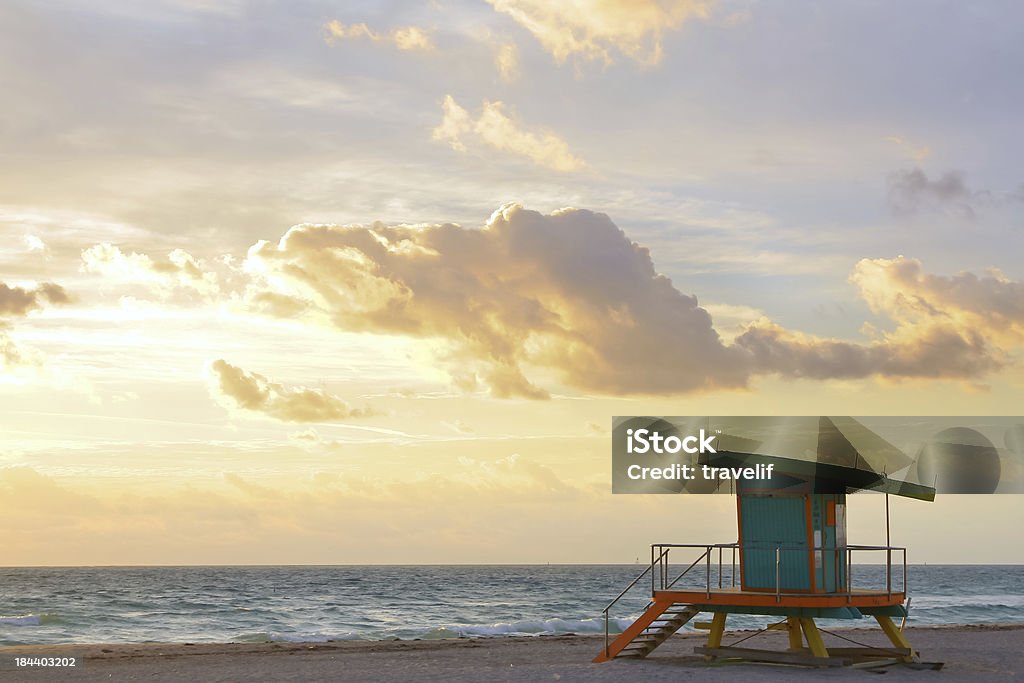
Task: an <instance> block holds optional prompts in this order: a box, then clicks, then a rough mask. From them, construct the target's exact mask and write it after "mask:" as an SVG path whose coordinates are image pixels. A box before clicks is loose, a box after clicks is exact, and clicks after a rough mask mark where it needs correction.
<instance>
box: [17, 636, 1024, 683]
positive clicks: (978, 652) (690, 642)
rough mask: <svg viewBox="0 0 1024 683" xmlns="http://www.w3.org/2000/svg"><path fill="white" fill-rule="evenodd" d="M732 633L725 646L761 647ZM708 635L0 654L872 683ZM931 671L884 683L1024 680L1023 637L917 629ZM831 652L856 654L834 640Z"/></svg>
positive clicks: (327, 676)
mask: <svg viewBox="0 0 1024 683" xmlns="http://www.w3.org/2000/svg"><path fill="white" fill-rule="evenodd" d="M838 633H840V634H841V635H843V636H846V637H847V638H851V639H853V640H856V641H859V642H861V643H865V644H870V645H878V646H884V645H887V644H888V641H887V640H886V639H885V636H884V635H883V634H882V633H881V632H880V631H879V630H877V629H846V630H842V631H838ZM750 634H751V632H744V631H738V632H731V633H729V634H727V637H726V638H725V641H724V644H726V645H728V644H732V643H733V642H735V641H736V640H739V639H740V638H743V637H745V636H748V635H750ZM705 637H706V636H705V635H704V634H693V633H689V634H679V635H677V636H675V637H673V638H672V639H670V641H669V642H667V643H665V644H664V645H662V646H661V647H660V648H658V649H657V650H656V651H655V652H654V653H652V654H651V655H650V656H649V657H647V658H646V659H643V660H615V661H612V662H609V663H606V664H592V663H591V661H590V660H591V659H592V658H593V657H594V656H595V655H597V653H598V652H599V651H600V649H601V648H602V647H603V644H604V639H603V637H601V636H590V635H588V636H571V635H570V636H538V637H521V638H511V637H510V638H464V639H458V640H430V641H343V642H342V641H339V642H328V643H257V644H246V643H229V644H145V645H69V646H50V645H47V646H31V647H21V646H18V647H3V648H0V681H3V682H4V683H6V682H7V681H12V682H14V681H17V682H18V683H22V682H26V681H27V682H34V681H39V682H42V681H194V682H196V683H208V682H214V681H359V682H360V683H362V682H364V681H438V682H440V681H453V682H455V683H461V682H465V683H470V682H474V683H475V682H478V681H486V682H488V683H499V682H503V681H510V682H511V681H515V682H527V681H529V682H531V683H532V682H534V681H559V682H560V683H561V682H564V681H597V682H600V681H680V680H682V681H686V680H693V681H702V682H703V681H752V682H753V683H769V682H773V681H779V682H782V681H786V682H787V683H792V682H793V681H815V680H822V679H825V678H827V679H829V680H836V681H841V680H861V681H863V680H865V678H866V677H867V678H868V679H870V678H871V677H872V676H874V675H875V674H872V673H869V672H867V671H864V670H857V669H851V668H841V669H836V668H832V669H811V668H802V667H795V666H782V665H767V664H749V663H717V664H708V663H705V662H704V661H703V659H702V658H700V657H698V656H696V655H694V654H693V648H694V647H695V646H699V645H702V644H703V643H704V640H705ZM907 637H908V639H909V640H910V643H911V644H912V645H913V647H914V648H915V649H916V650H918V651H919V652H920V653H921V659H922V660H923V661H941V662H944V663H945V666H944V668H943V669H942V671H940V672H935V671H919V670H912V669H907V668H904V667H899V666H893V667H887V668H886V669H885V672H886V675H885V680H890V681H891V680H896V681H903V680H907V681H910V680H913V681H922V682H925V681H936V682H939V681H941V682H942V683H946V682H948V681H1003V680H1007V681H1008V680H1021V678H1022V677H1024V625H1014V626H959V627H948V628H924V627H921V628H908V629H907ZM825 642H826V645H829V646H849V645H850V644H849V643H846V642H843V641H841V640H840V639H838V638H836V637H835V636H830V635H827V634H826V635H825ZM743 646H744V647H756V648H777V649H785V647H786V641H785V634H781V633H778V632H770V633H765V634H762V635H758V636H756V637H754V638H751V639H750V640H747V641H746V642H744V643H743ZM68 654H72V655H75V656H78V657H80V658H84V662H83V664H82V666H80V667H78V668H75V669H60V670H58V669H49V670H41V669H39V670H26V669H15V668H13V665H12V660H13V658H14V657H15V656H30V657H34V656H39V657H52V656H58V655H68Z"/></svg>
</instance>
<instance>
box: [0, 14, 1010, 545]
mask: <svg viewBox="0 0 1024 683" xmlns="http://www.w3.org/2000/svg"><path fill="white" fill-rule="evenodd" d="M1022 12H1024V10H1022V8H1021V7H1020V6H1019V5H1017V4H1016V3H1012V2H995V1H992V2H984V3H966V2H956V3H954V2H948V3H946V2H938V3H937V2H917V1H914V0H909V1H907V2H901V3H898V4H895V5H894V4H892V3H882V2H833V3H827V4H824V5H823V4H820V3H810V2H799V1H794V2H767V1H763V2H761V1H757V0H742V1H741V0H719V1H718V2H702V1H700V0H631V1H628V2H627V1H626V0H600V1H598V0H574V1H573V2H566V3H559V4H553V3H548V2H544V1H542V0H486V1H485V0H464V1H454V0H435V1H433V2H423V3H407V2H347V3H322V2H296V3H293V2H247V1H245V0H225V1H224V2H214V1H212V0H157V1H155V2H147V3H133V2H115V1H113V0H98V1H96V0H94V1H92V2H79V1H77V0H67V1H65V2H61V3H31V2H18V1H15V2H8V3H4V4H3V6H2V7H0V87H2V91H3V92H4V93H5V96H4V104H3V106H2V107H0V430H2V431H0V538H2V539H3V541H2V542H0V549H2V551H3V559H2V560H0V562H2V563H3V564H8V565H105V564H263V563H270V564H289V563H318V564H328V563H339V564H349V563H410V564H416V563H491V562H503V563H534V562H553V563H554V562H632V561H633V560H634V558H635V557H643V556H645V553H646V552H647V550H646V549H647V547H648V546H649V544H651V543H656V542H680V543H704V542H728V541H731V540H734V538H735V517H734V502H733V501H731V500H730V499H729V498H728V497H725V496H722V497H713V499H697V498H696V497H694V498H680V497H676V496H622V495H619V496H613V495H612V494H611V477H610V466H611V448H610V445H611V444H610V438H611V437H610V427H611V418H612V416H614V415H762V414H763V415H818V414H826V415H887V414H889V415H917V414H920V415H1020V414H1021V409H1020V407H1021V405H1022V399H1024V369H1022V366H1021V350H1022V346H1024V262H1022V259H1021V254H1024V174H1022V172H1021V170H1020V165H1019V159H1020V158H1021V156H1022V155H1024V134H1022V132H1021V128H1020V121H1019V112H1020V111H1021V110H1022V109H1024V91H1022V90H1021V89H1020V88H1019V87H1017V84H1018V82H1019V74H1020V73H1021V72H1022V71H1024V40H1021V35H1020V28H1019V27H1020V26H1021V25H1022V20H1024V16H1021V15H1022ZM1019 501H1020V498H1019V496H1012V495H1001V496H987V497H980V496H977V497H971V496H948V497H944V498H943V497H940V499H939V500H938V501H936V502H935V503H932V504H928V503H922V502H919V501H910V500H897V501H894V502H893V541H894V542H895V543H896V544H907V545H910V546H911V549H910V560H911V561H921V562H924V561H928V562H966V563H972V562H1017V563H1024V545H1022V544H1020V543H1019V542H1018V541H1019V539H1020V532H1019V528H1018V527H1017V525H1016V519H1019ZM881 505H882V503H881V498H880V497H878V496H872V495H869V494H864V495H861V496H855V497H854V499H853V500H852V501H851V510H850V517H849V519H850V522H849V523H850V539H851V541H852V542H859V543H875V542H880V541H882V540H884V522H883V517H882V512H881V511H882V510H883V509H884V508H882V507H881ZM1007 539H1010V541H1011V542H1007Z"/></svg>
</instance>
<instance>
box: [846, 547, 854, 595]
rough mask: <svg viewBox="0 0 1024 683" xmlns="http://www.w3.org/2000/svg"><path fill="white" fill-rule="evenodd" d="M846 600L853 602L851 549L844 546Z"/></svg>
mask: <svg viewBox="0 0 1024 683" xmlns="http://www.w3.org/2000/svg"><path fill="white" fill-rule="evenodd" d="M846 602H848V603H852V602H853V549H852V548H850V547H849V546H847V548H846Z"/></svg>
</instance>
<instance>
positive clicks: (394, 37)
mask: <svg viewBox="0 0 1024 683" xmlns="http://www.w3.org/2000/svg"><path fill="white" fill-rule="evenodd" d="M324 31H325V33H326V36H327V42H329V43H331V42H334V41H336V40H344V39H352V38H356V39H358V38H365V39H367V40H370V41H372V42H374V43H391V44H392V45H394V46H395V47H397V48H398V49H399V50H433V49H434V41H433V40H432V39H431V38H430V34H429V33H427V32H426V31H425V30H424V29H422V28H419V27H417V26H401V27H399V28H396V29H393V30H391V31H389V32H387V33H379V32H377V31H374V30H373V29H371V28H370V27H369V26H367V25H366V24H347V25H346V24H343V23H341V22H340V21H337V20H332V21H329V22H327V23H326V24H324Z"/></svg>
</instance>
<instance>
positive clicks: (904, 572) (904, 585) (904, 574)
mask: <svg viewBox="0 0 1024 683" xmlns="http://www.w3.org/2000/svg"><path fill="white" fill-rule="evenodd" d="M906 594H907V549H906V548H904V549H903V595H904V596H906Z"/></svg>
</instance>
